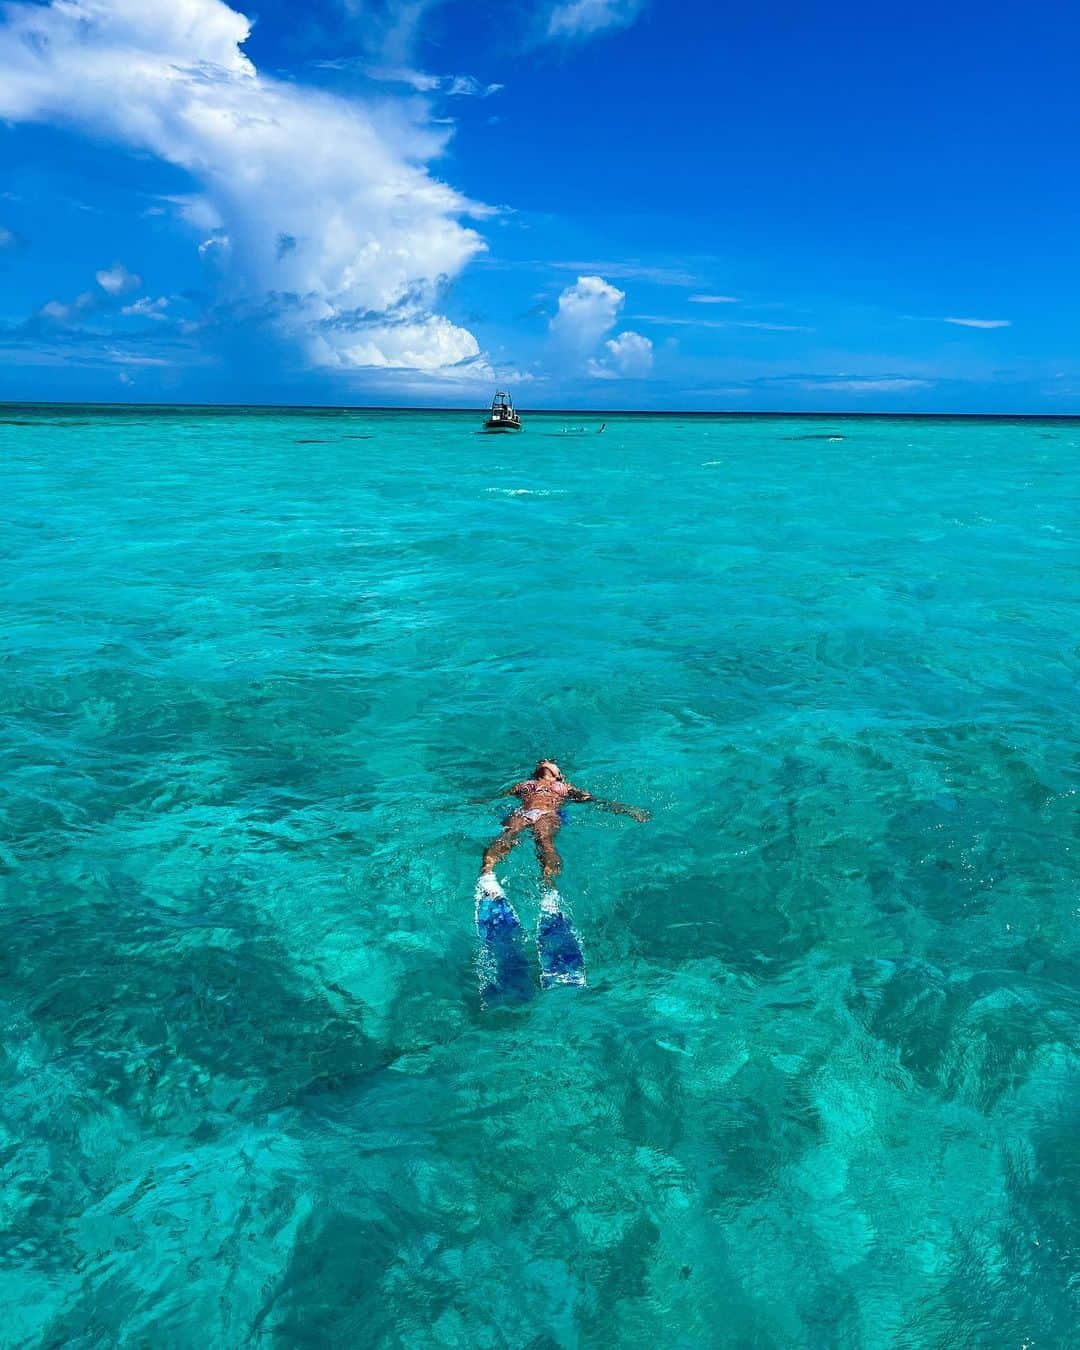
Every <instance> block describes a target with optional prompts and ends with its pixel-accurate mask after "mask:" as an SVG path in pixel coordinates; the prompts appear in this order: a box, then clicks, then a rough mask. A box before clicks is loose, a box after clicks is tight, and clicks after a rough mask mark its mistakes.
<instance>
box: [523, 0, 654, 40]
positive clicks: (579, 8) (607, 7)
mask: <svg viewBox="0 0 1080 1350" xmlns="http://www.w3.org/2000/svg"><path fill="white" fill-rule="evenodd" d="M644 8H645V0H563V3H561V4H557V5H556V6H555V8H554V9H553V10H552V11H551V15H550V17H549V18H548V28H547V31H548V36H549V37H554V38H560V37H562V38H578V37H591V36H592V34H593V33H602V32H603V31H604V30H605V29H608V28H629V26H630V25H631V24H632V23H633V22H634V20H635V19H636V18H637V16H638V15H639V14H640V13H641V11H642V10H643V9H644Z"/></svg>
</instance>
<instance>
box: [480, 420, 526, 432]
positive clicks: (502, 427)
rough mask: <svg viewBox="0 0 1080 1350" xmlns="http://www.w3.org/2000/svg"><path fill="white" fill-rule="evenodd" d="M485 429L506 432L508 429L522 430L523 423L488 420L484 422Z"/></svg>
mask: <svg viewBox="0 0 1080 1350" xmlns="http://www.w3.org/2000/svg"><path fill="white" fill-rule="evenodd" d="M484 430H485V431H502V432H506V431H520V430H521V423H520V422H491V421H488V422H485V423H484Z"/></svg>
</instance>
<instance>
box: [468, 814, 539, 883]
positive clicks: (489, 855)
mask: <svg viewBox="0 0 1080 1350" xmlns="http://www.w3.org/2000/svg"><path fill="white" fill-rule="evenodd" d="M528 823H529V822H528V821H527V820H526V819H525V817H524V816H519V815H516V814H515V815H512V816H511V817H510V818H509V820H507V822H506V828H505V829H504V830H503V832H502V834H500V835H499V837H498V839H496V840H494V841H493V842H492V843H490V844H488V846H487V848H486V849H484V864H483V866H482V867H481V868H480V872H481V875H482V874H483V873H484V872H494V870H495V864H496V863H500V862H502V860H503V859H504V858H505V857H506V855H507V854H508V853H509V852H510V850H511V849H512V848H513V847H514V845H515V844H516V843H517V842H518V841H519V839H520V838H521V831H522V830H523V829H524V828H525V827H526V825H528Z"/></svg>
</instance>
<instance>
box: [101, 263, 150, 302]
mask: <svg viewBox="0 0 1080 1350" xmlns="http://www.w3.org/2000/svg"><path fill="white" fill-rule="evenodd" d="M95 280H96V281H97V284H98V285H99V286H100V287H101V289H102V290H103V291H104V292H105V294H106V295H122V294H123V292H124V291H134V290H138V288H139V287H140V286H141V285H142V277H140V276H138V275H137V273H135V272H129V271H128V270H127V268H126V267H125V266H124V264H123V263H114V264H113V265H112V267H103V268H102V269H101V271H100V272H98V273H97V275H96V278H95Z"/></svg>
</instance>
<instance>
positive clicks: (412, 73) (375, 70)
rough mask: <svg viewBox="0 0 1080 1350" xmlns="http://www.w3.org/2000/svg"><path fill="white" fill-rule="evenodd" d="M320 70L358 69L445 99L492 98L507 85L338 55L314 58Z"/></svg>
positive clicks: (371, 77) (379, 80)
mask: <svg viewBox="0 0 1080 1350" xmlns="http://www.w3.org/2000/svg"><path fill="white" fill-rule="evenodd" d="M312 65H313V66H314V67H316V68H317V69H319V70H355V71H356V72H357V73H359V74H361V75H364V76H366V77H367V79H369V80H374V81H376V83H379V84H400V85H404V86H405V88H407V89H412V90H413V91H414V92H415V93H418V94H442V95H443V96H444V97H446V98H490V97H491V96H492V94H497V93H499V92H500V90H502V89H504V88H505V87H506V86H505V85H502V84H484V83H483V82H482V81H481V80H478V79H477V78H476V76H475V75H432V74H429V73H428V72H427V71H424V70H413V69H411V68H410V67H408V66H378V65H371V64H369V62H368V61H367V59H366V58H365V57H361V56H338V57H333V58H331V59H329V60H326V61H313V62H312Z"/></svg>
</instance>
